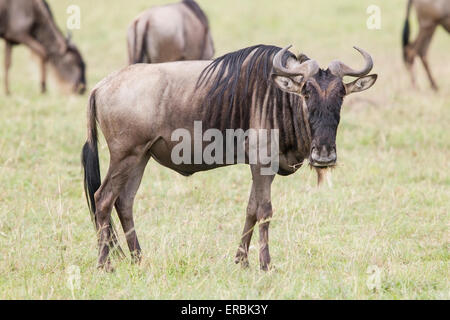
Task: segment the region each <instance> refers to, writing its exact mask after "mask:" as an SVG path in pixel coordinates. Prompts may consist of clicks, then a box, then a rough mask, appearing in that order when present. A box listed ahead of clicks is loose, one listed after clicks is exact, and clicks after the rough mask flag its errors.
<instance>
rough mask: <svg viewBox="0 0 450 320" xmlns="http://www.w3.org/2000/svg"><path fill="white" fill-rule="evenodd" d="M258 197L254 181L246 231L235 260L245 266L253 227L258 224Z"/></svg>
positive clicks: (246, 220) (248, 207)
mask: <svg viewBox="0 0 450 320" xmlns="http://www.w3.org/2000/svg"><path fill="white" fill-rule="evenodd" d="M256 209H257V205H256V199H255V184H254V183H252V190H251V192H250V197H249V200H248V205H247V215H246V217H245V225H244V231H242V237H241V244H240V245H239V248H238V251H237V253H236V258H235V260H234V262H236V263H241V265H242V266H243V267H245V268H246V267H248V265H249V263H248V249H249V247H250V241H251V239H252V235H253V228H254V227H255V224H256Z"/></svg>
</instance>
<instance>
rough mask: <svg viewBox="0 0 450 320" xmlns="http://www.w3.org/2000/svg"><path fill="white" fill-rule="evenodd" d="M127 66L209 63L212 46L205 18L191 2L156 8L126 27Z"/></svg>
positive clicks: (194, 3)
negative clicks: (191, 61) (178, 62)
mask: <svg viewBox="0 0 450 320" xmlns="http://www.w3.org/2000/svg"><path fill="white" fill-rule="evenodd" d="M127 41H128V56H129V63H130V64H133V63H140V62H144V63H158V62H168V61H178V60H208V59H211V58H212V57H213V56H214V43H213V40H212V36H211V31H210V28H209V22H208V18H207V17H206V15H205V13H204V12H203V10H202V9H201V8H200V6H199V5H198V4H197V3H196V2H195V1H194V0H183V1H182V2H180V3H174V4H169V5H165V6H157V7H153V8H151V9H148V10H147V11H145V12H143V13H141V14H140V15H139V16H138V17H136V18H135V19H134V20H133V22H132V23H131V24H130V26H129V27H128V35H127Z"/></svg>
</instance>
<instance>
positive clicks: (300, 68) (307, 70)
mask: <svg viewBox="0 0 450 320" xmlns="http://www.w3.org/2000/svg"><path fill="white" fill-rule="evenodd" d="M290 47H292V45H290V46H287V47H286V48H284V49H282V50H280V51H278V53H277V54H276V55H275V57H273V72H274V73H275V74H277V75H280V76H289V77H293V76H294V77H295V76H303V77H304V78H308V77H310V76H311V75H313V74H315V73H317V71H318V70H319V65H318V64H317V62H316V61H315V60H307V61H305V62H303V63H300V62H297V63H296V64H295V65H293V66H292V67H290V68H286V67H284V66H283V63H282V58H283V56H284V54H285V53H286V51H288V50H289V48H290Z"/></svg>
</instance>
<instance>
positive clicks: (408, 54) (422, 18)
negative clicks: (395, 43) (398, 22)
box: [403, 0, 450, 90]
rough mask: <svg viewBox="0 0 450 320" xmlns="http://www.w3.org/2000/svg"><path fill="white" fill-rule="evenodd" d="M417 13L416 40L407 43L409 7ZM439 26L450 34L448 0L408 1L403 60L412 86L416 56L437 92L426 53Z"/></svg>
mask: <svg viewBox="0 0 450 320" xmlns="http://www.w3.org/2000/svg"><path fill="white" fill-rule="evenodd" d="M413 4H414V7H415V8H416V11H417V17H418V19H419V26H420V30H419V34H418V35H417V38H416V40H414V41H413V42H411V43H410V42H409V35H410V27H409V15H410V12H411V7H412V5H413ZM439 25H441V26H442V27H444V29H445V30H447V32H450V1H449V0H409V1H408V7H407V10H406V21H405V26H404V28H403V59H404V61H405V63H406V66H407V68H408V70H409V72H410V74H411V80H412V83H413V86H414V87H415V86H416V78H415V75H414V70H413V64H414V58H415V57H416V56H417V55H418V56H419V57H420V60H422V64H423V66H424V68H425V70H426V72H427V75H428V79H430V83H431V87H432V88H433V89H434V90H438V86H437V84H436V81H435V80H434V78H433V76H432V75H431V70H430V66H429V65H428V59H427V53H428V48H429V46H430V42H431V39H432V37H433V34H434V32H435V31H436V27H438V26H439Z"/></svg>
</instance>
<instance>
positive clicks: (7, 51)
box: [5, 40, 12, 95]
mask: <svg viewBox="0 0 450 320" xmlns="http://www.w3.org/2000/svg"><path fill="white" fill-rule="evenodd" d="M11 53H12V44H11V42H9V41H7V40H6V41H5V94H7V95H9V94H10V91H9V68H10V67H11Z"/></svg>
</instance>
